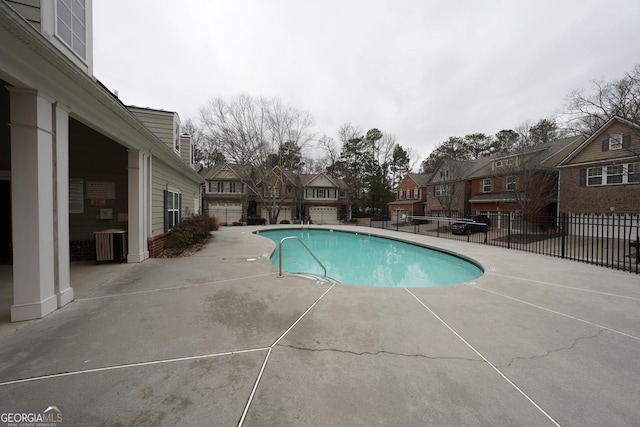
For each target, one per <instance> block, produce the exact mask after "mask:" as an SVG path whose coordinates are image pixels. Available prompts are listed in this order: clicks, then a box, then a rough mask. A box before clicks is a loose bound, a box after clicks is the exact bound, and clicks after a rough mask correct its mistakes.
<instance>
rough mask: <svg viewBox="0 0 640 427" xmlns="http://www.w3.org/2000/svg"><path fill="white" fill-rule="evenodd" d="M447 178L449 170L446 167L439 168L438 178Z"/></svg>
mask: <svg viewBox="0 0 640 427" xmlns="http://www.w3.org/2000/svg"><path fill="white" fill-rule="evenodd" d="M447 178H449V170H448V169H441V170H440V179H447Z"/></svg>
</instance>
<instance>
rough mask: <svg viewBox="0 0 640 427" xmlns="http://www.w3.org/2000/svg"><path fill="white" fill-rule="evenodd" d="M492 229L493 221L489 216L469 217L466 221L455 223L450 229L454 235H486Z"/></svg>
mask: <svg viewBox="0 0 640 427" xmlns="http://www.w3.org/2000/svg"><path fill="white" fill-rule="evenodd" d="M490 228H491V220H490V219H489V217H488V216H487V215H476V216H468V217H466V218H465V219H464V221H459V222H454V223H453V224H451V227H449V229H450V230H451V233H453V234H467V235H469V234H472V233H477V232H483V233H486V232H487V231H489V229H490Z"/></svg>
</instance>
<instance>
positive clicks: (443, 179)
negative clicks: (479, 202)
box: [432, 159, 469, 216]
mask: <svg viewBox="0 0 640 427" xmlns="http://www.w3.org/2000/svg"><path fill="white" fill-rule="evenodd" d="M468 167H469V162H468V161H464V160H451V159H442V160H441V161H440V163H439V165H438V167H437V168H436V171H435V176H434V177H433V179H432V182H433V183H434V188H433V193H434V194H433V195H434V197H435V199H436V200H437V201H438V203H439V204H440V208H441V209H442V211H444V212H445V213H446V215H447V216H451V215H452V214H453V213H454V212H459V213H462V212H464V210H465V205H464V204H465V185H466V179H465V176H466V173H467V169H468Z"/></svg>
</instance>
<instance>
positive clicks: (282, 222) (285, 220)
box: [280, 219, 291, 224]
mask: <svg viewBox="0 0 640 427" xmlns="http://www.w3.org/2000/svg"><path fill="white" fill-rule="evenodd" d="M280 224H291V222H290V221H289V220H288V219H283V220H282V221H280Z"/></svg>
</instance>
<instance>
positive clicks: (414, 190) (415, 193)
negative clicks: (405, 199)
mask: <svg viewBox="0 0 640 427" xmlns="http://www.w3.org/2000/svg"><path fill="white" fill-rule="evenodd" d="M413 198H414V199H417V198H418V189H417V188H414V189H413Z"/></svg>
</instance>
